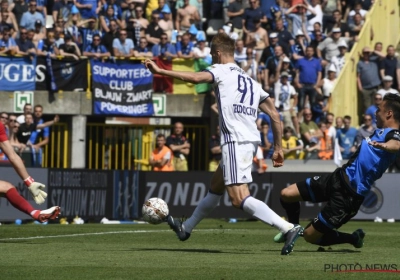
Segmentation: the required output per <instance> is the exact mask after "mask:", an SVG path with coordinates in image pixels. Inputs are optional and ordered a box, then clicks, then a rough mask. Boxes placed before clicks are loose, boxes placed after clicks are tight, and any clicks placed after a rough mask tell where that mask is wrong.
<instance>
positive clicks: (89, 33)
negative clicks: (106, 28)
mask: <svg viewBox="0 0 400 280" xmlns="http://www.w3.org/2000/svg"><path fill="white" fill-rule="evenodd" d="M83 23H87V27H80V28H79V32H80V33H81V38H82V50H86V48H87V47H88V46H90V44H91V43H92V42H93V37H94V35H99V36H100V38H101V37H102V36H103V33H102V32H101V31H100V30H98V29H97V28H96V18H95V17H91V18H90V19H87V20H84V21H83Z"/></svg>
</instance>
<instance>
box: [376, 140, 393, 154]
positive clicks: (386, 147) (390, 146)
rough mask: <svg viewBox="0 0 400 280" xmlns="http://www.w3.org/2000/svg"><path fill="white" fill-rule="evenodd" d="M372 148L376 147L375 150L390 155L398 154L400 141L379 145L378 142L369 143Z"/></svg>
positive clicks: (390, 141)
mask: <svg viewBox="0 0 400 280" xmlns="http://www.w3.org/2000/svg"><path fill="white" fill-rule="evenodd" d="M369 144H370V145H371V146H374V147H375V148H378V149H381V150H385V151H387V152H389V153H397V152H398V151H400V141H397V140H389V141H387V142H385V143H379V142H376V141H371V142H369Z"/></svg>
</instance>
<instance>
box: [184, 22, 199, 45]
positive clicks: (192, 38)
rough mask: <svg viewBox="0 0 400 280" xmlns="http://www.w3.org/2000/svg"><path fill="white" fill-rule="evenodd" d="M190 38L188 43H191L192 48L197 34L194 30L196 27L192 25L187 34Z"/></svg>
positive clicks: (195, 42)
mask: <svg viewBox="0 0 400 280" xmlns="http://www.w3.org/2000/svg"><path fill="white" fill-rule="evenodd" d="M187 33H188V34H189V36H190V42H192V43H193V46H195V45H196V44H197V34H199V30H198V29H197V28H196V25H194V24H192V25H191V26H190V28H189V31H188V32H187Z"/></svg>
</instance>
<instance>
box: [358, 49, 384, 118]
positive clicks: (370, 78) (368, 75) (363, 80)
mask: <svg viewBox="0 0 400 280" xmlns="http://www.w3.org/2000/svg"><path fill="white" fill-rule="evenodd" d="M370 55H371V49H370V48H369V47H364V48H363V50H362V59H360V61H359V62H358V64H357V87H358V90H359V92H360V94H361V98H362V101H363V108H362V112H365V110H366V109H367V108H368V107H369V106H371V104H373V102H374V96H375V93H376V92H377V91H378V86H379V85H380V83H381V80H380V78H379V74H378V65H377V63H375V62H373V61H370V59H369V57H370Z"/></svg>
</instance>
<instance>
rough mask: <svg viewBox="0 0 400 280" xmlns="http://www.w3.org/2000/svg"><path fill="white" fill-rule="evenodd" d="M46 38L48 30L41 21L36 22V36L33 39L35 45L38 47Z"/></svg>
mask: <svg viewBox="0 0 400 280" xmlns="http://www.w3.org/2000/svg"><path fill="white" fill-rule="evenodd" d="M45 38H46V28H45V27H43V25H42V22H41V21H40V20H37V21H36V22H35V36H34V37H33V43H34V44H35V45H36V46H37V45H38V44H39V42H40V41H42V40H43V39H45ZM42 43H43V42H42Z"/></svg>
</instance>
